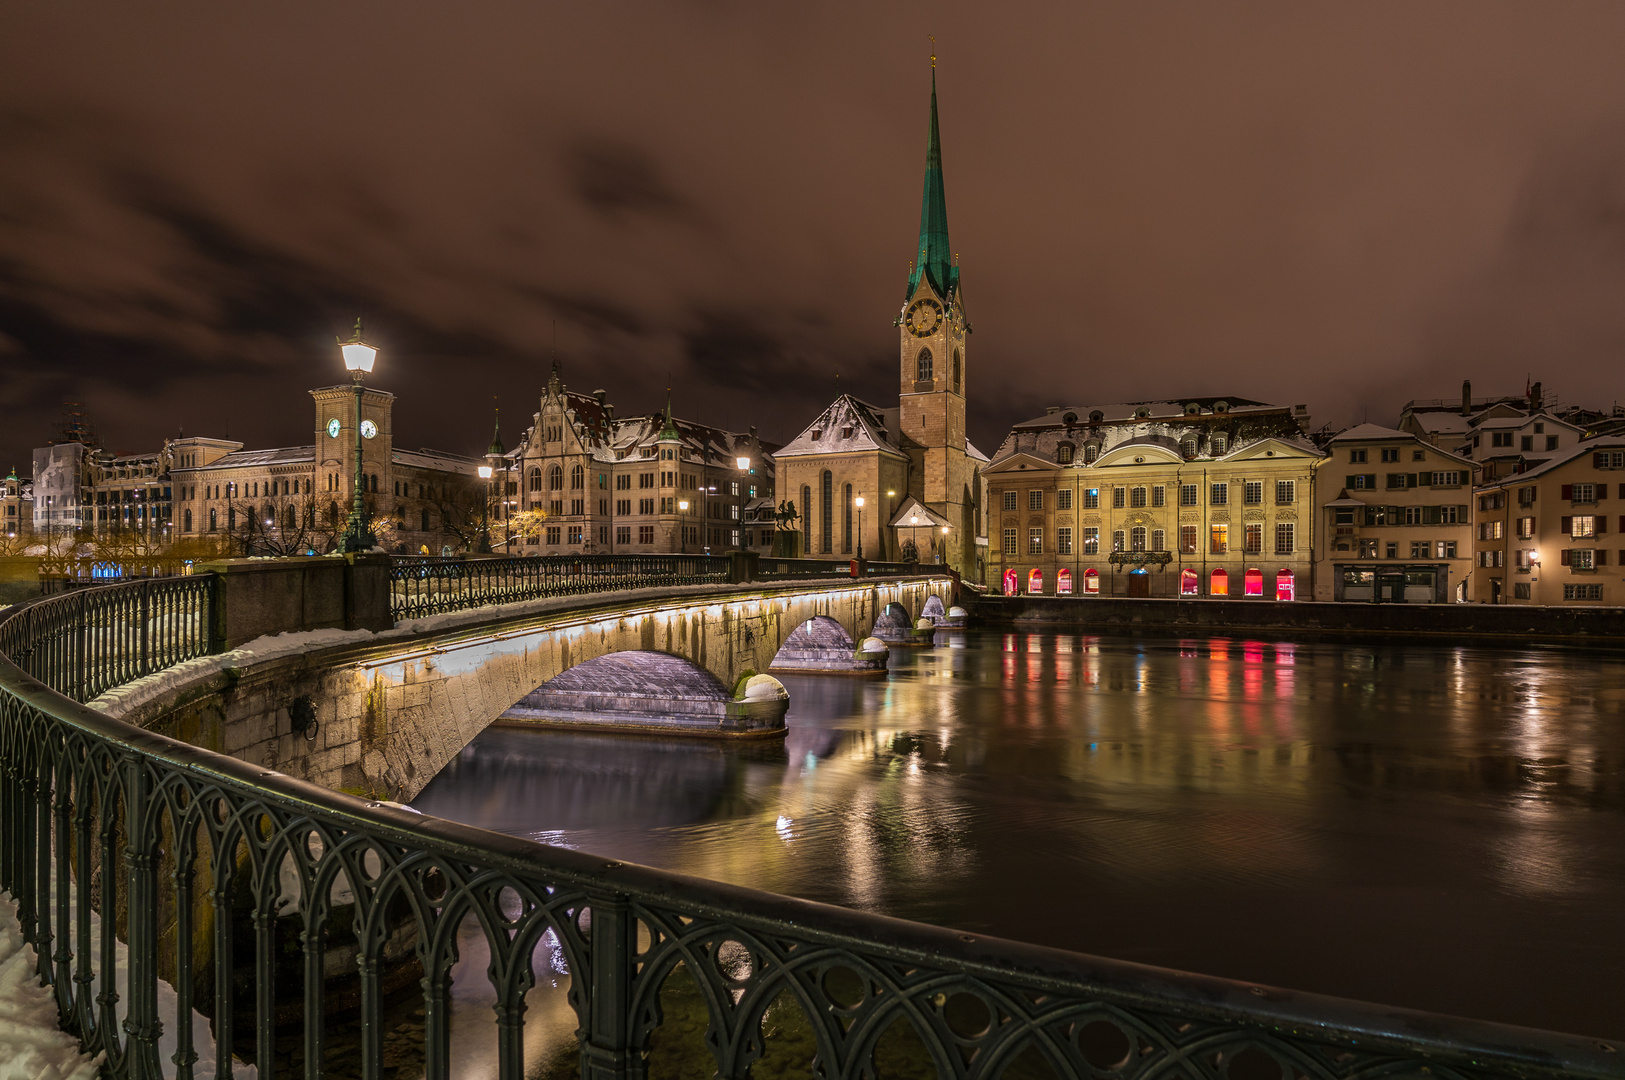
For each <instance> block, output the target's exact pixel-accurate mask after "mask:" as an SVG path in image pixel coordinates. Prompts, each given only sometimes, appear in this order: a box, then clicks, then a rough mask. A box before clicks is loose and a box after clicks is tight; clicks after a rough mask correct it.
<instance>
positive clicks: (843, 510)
mask: <svg viewBox="0 0 1625 1080" xmlns="http://www.w3.org/2000/svg"><path fill="white" fill-rule="evenodd" d="M894 325H895V326H896V327H897V340H898V402H897V407H896V408H884V407H882V406H878V405H873V404H870V403H869V402H866V401H860V400H858V399H857V398H853V397H850V396H842V397H840V398H837V399H836V400H835V401H834V402H833V403H832V404H831V405H830V406H829V408H827V409H825V410H824V411H823V412H822V413H821V414H820V415H819V416H818V417H817V419H815V420H814V421H813V422H812V423H811V424H809V425H808V426H807V427H805V428H804V429H802V432H801V434H799V435H797V436H796V437H795V438H794V439H792V440H791V441H790V443H789V444H788V445H786V446H785V447H784V449H783V450H781V451H780V452H779V454H778V461H779V469H780V476H779V482H780V488H781V490H782V491H783V492H784V493H785V495H786V496H787V497H788V498H790V499H791V500H793V501H794V503H795V505H796V510H797V515H798V517H799V519H800V524H801V533H802V536H803V537H804V540H805V553H806V554H807V555H808V556H810V557H812V558H833V559H850V558H853V557H855V556H856V555H857V554H858V553H859V552H860V551H861V552H862V553H863V555H864V556H865V557H867V558H886V559H896V558H900V557H917V558H919V559H921V560H924V561H931V562H940V563H944V564H946V565H948V566H950V567H952V568H953V569H955V570H957V571H959V572H960V573H961V574H963V575H964V576H965V577H967V578H969V579H970V580H973V581H977V580H981V577H982V572H983V568H984V567H985V565H986V545H987V537H986V534H985V531H984V528H983V524H982V505H981V493H982V478H981V467H982V465H983V464H985V463H986V461H987V456H986V455H985V454H983V453H982V452H981V451H979V450H977V449H976V447H975V446H973V445H972V444H971V443H970V442H969V440H968V439H967V438H966V437H965V398H966V394H967V393H968V389H967V387H968V384H969V379H970V367H969V345H970V334H971V325H970V320H969V318H968V317H967V315H966V312H965V297H964V290H963V289H962V287H961V284H960V277H959V265H958V260H957V257H956V256H955V255H954V254H953V249H952V247H951V246H950V245H949V242H948V204H947V199H946V196H945V194H944V187H943V175H942V142H941V138H940V136H939V133H938V130H937V80H936V65H935V61H934V60H933V63H932V71H931V127H930V132H929V135H928V137H927V141H926V154H925V190H924V194H923V196H922V198H921V204H920V242H919V247H918V249H917V251H916V259H915V261H914V263H913V264H912V265H910V267H909V276H908V285H907V288H906V289H905V290H904V293H903V303H902V307H901V308H900V310H899V311H898V315H897V318H896V319H895V320H894ZM859 500H862V501H861V502H860V501H859Z"/></svg>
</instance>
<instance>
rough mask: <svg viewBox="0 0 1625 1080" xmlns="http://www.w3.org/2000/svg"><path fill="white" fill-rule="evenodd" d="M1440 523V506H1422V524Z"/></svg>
mask: <svg viewBox="0 0 1625 1080" xmlns="http://www.w3.org/2000/svg"><path fill="white" fill-rule="evenodd" d="M1438 523H1439V508H1438V507H1437V506H1424V507H1422V524H1424V525H1437V524H1438Z"/></svg>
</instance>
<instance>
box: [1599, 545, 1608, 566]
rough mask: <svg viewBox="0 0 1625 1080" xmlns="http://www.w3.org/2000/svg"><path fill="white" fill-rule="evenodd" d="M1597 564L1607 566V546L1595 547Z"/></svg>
mask: <svg viewBox="0 0 1625 1080" xmlns="http://www.w3.org/2000/svg"><path fill="white" fill-rule="evenodd" d="M1597 565H1598V566H1607V565H1608V549H1607V548H1598V549H1597Z"/></svg>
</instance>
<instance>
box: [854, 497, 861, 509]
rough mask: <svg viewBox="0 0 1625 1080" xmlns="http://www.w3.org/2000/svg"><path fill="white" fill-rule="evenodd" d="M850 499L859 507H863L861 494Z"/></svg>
mask: <svg viewBox="0 0 1625 1080" xmlns="http://www.w3.org/2000/svg"><path fill="white" fill-rule="evenodd" d="M852 501H853V502H855V503H857V504H858V508H859V509H862V507H863V496H862V495H859V496H858V497H857V498H855V499H853V500H852Z"/></svg>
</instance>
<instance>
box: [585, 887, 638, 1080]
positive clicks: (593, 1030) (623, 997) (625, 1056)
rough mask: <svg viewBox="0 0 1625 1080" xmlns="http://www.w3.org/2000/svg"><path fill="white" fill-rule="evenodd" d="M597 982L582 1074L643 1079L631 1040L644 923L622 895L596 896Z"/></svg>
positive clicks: (590, 1079)
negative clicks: (640, 933) (640, 927)
mask: <svg viewBox="0 0 1625 1080" xmlns="http://www.w3.org/2000/svg"><path fill="white" fill-rule="evenodd" d="M590 901H591V908H592V987H591V990H590V994H589V997H588V1000H587V1017H586V1020H585V1022H584V1023H583V1024H582V1029H583V1032H584V1036H583V1038H582V1040H581V1080H642V1077H643V1072H644V1069H643V1055H642V1054H641V1053H639V1052H638V1051H639V1048H638V1047H634V1046H632V1045H631V1034H632V981H633V976H634V973H635V970H636V963H635V961H636V955H637V944H638V923H637V920H636V919H634V918H633V917H632V905H631V904H630V903H628V902H627V898H626V897H624V896H620V895H611V896H592V897H590Z"/></svg>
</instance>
